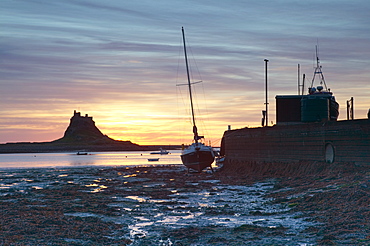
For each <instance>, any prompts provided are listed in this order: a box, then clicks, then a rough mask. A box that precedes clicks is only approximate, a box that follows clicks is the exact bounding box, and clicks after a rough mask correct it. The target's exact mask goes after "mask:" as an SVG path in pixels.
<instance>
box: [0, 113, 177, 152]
mask: <svg viewBox="0 0 370 246" xmlns="http://www.w3.org/2000/svg"><path fill="white" fill-rule="evenodd" d="M159 147H164V148H167V149H175V148H179V147H180V146H162V145H151V146H141V145H138V144H135V143H132V142H131V141H119V140H114V139H112V138H110V137H108V136H107V135H104V134H103V133H102V132H101V131H100V130H99V129H98V128H97V127H96V125H95V122H94V121H93V118H92V117H91V116H88V115H87V114H86V115H85V116H81V113H80V112H76V110H75V111H74V114H73V116H72V118H71V120H70V123H69V126H68V127H67V129H66V131H65V132H64V136H63V137H62V138H60V139H57V140H54V141H51V142H36V143H28V142H22V143H6V144H0V153H37V152H38V153H40V152H67V151H89V152H92V151H140V150H142V151H145V150H156V149H158V148H159Z"/></svg>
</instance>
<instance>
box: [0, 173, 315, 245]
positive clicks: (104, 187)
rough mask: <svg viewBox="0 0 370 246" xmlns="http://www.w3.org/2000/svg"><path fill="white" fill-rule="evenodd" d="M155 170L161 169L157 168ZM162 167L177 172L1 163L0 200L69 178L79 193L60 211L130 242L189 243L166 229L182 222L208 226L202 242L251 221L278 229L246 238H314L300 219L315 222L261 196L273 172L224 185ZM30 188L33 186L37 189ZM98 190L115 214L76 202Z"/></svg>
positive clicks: (64, 184) (63, 185) (306, 241)
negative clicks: (107, 226)
mask: <svg viewBox="0 0 370 246" xmlns="http://www.w3.org/2000/svg"><path fill="white" fill-rule="evenodd" d="M160 172H163V173H165V171H163V170H160ZM167 172H169V175H171V172H172V174H173V176H176V178H171V179H165V178H158V177H156V179H152V178H150V176H149V175H148V176H145V178H143V177H141V176H139V175H138V173H137V172H136V173H134V174H133V173H130V172H125V171H122V170H121V171H120V172H119V173H117V172H114V171H110V172H106V173H101V172H100V173H99V169H98V168H70V169H63V170H61V169H47V168H45V169H20V170H6V171H4V170H3V171H2V172H0V175H1V176H0V197H3V198H2V199H3V202H6V199H5V196H6V195H7V194H15V193H20V192H25V191H26V192H27V193H28V195H29V197H30V198H35V199H36V200H37V198H38V197H39V196H41V195H42V192H46V191H47V190H48V189H57V190H63V189H68V186H71V185H73V186H78V187H79V188H78V193H77V194H76V195H78V198H77V197H70V198H68V197H66V198H65V199H70V200H69V201H63V202H68V203H72V204H74V205H73V206H72V207H71V208H69V209H68V212H65V213H64V216H69V217H72V218H88V217H94V218H97V219H99V220H102V221H104V222H112V223H114V224H117V225H122V227H121V228H122V230H121V231H116V232H111V233H113V234H117V235H119V236H117V237H126V238H127V239H130V240H131V241H132V244H130V245H133V246H134V245H176V244H175V243H176V242H179V243H180V242H181V243H182V242H185V244H184V245H190V244H186V242H188V241H186V240H190V239H185V236H184V237H182V236H177V237H178V238H180V239H173V238H174V237H171V235H174V234H173V232H177V234H175V236H176V235H178V234H179V232H178V231H177V230H184V231H186V230H188V229H187V228H192V229H191V230H195V229H194V228H200V229H199V230H201V228H208V229H207V230H210V231H212V230H213V231H212V233H214V234H217V235H213V237H212V238H210V237H208V238H207V236H206V233H205V236H204V237H206V238H207V240H208V241H209V242H212V240H216V239H217V238H219V239H217V240H219V242H220V243H219V244H217V245H228V244H227V243H225V244H222V240H221V239H222V238H228V237H230V235H226V234H223V233H225V232H224V231H228V232H229V233H238V230H239V231H240V230H241V231H242V230H245V231H246V232H245V233H244V234H245V235H249V234H251V233H252V232H251V230H252V229H253V230H259V229H260V228H266V230H272V229H276V228H284V232H283V234H281V233H280V234H279V233H277V234H276V236H274V235H273V234H272V233H271V235H269V237H270V238H269V239H263V238H259V239H258V238H254V239H253V240H254V241H253V242H254V243H257V244H262V245H263V244H265V245H268V244H270V243H273V242H275V241H276V242H285V243H284V244H286V245H289V244H290V243H292V242H294V243H295V244H291V245H297V244H301V245H311V244H312V242H313V241H314V238H313V237H312V236H307V235H303V234H304V233H303V234H302V231H304V230H305V229H306V228H307V227H310V226H313V225H314V224H313V223H312V222H308V221H306V220H305V219H304V218H301V216H300V215H299V214H294V213H290V212H289V208H288V207H287V206H285V205H282V204H274V203H273V202H272V201H273V200H272V199H271V198H266V194H268V193H269V192H271V191H272V189H273V186H274V182H275V181H274V180H267V181H264V182H259V183H255V184H253V185H250V186H245V185H227V184H223V183H222V182H220V180H217V179H212V176H211V175H208V176H204V177H207V179H204V177H203V176H199V180H197V181H196V182H191V181H189V182H187V181H186V182H184V185H183V186H179V185H178V184H177V183H176V179H181V177H179V176H181V175H186V174H185V173H184V169H183V168H179V167H177V168H176V169H174V170H170V169H169V170H167ZM114 175H115V176H114ZM209 176H211V178H209ZM202 179H204V180H202ZM32 192H37V196H36V195H33V194H32ZM162 193H165V194H162ZM98 194H99V195H100V196H104V195H105V196H106V204H105V205H106V207H108V208H112V209H114V210H115V213H114V214H107V213H106V211H104V207H103V206H101V208H100V207H98V206H97V207H96V208H93V209H94V210H92V209H90V210H91V211H89V210H88V209H85V210H83V209H82V208H83V207H86V206H87V205H86V204H83V202H84V199H86V200H87V199H88V198H91V197H93V196H94V195H98ZM84 196H86V197H85V198H84ZM43 199H46V198H43ZM9 202H15V201H14V200H11V201H10V200H9ZM40 202H41V200H40ZM47 204H48V203H47V201H45V200H43V201H42V205H43V206H46V205H47ZM35 205H37V204H35ZM74 210H75V211H74ZM248 226H250V227H248ZM209 228H211V229H209ZM238 228H241V229H238ZM251 228H252V229H251ZM189 230H190V229H189ZM171 233H172V234H171ZM248 233H249V234H248ZM107 234H108V233H107ZM233 235H234V234H233ZM245 235H244V236H245ZM234 236H235V235H234ZM107 237H108V235H107ZM190 238H191V237H190ZM215 238H216V239H215ZM68 240H72V239H68ZM76 240H77V239H76ZM176 240H177V241H176ZM194 240H195V239H194ZM197 240H198V241H202V240H203V239H202V238H200V239H197ZM266 240H267V241H266ZM274 240H275V241H274ZM195 241H196V240H195ZM191 245H207V244H206V243H204V244H199V243H198V244H197V243H193V244H191ZM212 245H215V244H212ZM235 245H237V244H235ZM278 245H279V244H278Z"/></svg>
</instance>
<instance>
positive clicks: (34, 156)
mask: <svg viewBox="0 0 370 246" xmlns="http://www.w3.org/2000/svg"><path fill="white" fill-rule="evenodd" d="M150 152H152V151H119V152H118V151H117V152H89V153H87V155H77V153H76V152H65V153H19V154H18V153H17V154H0V168H35V167H68V166H69V167H82V166H141V165H169V164H181V158H180V153H181V151H180V150H171V151H169V152H170V153H169V154H168V155H158V154H157V155H152V154H150ZM152 158H159V160H158V161H149V160H148V159H152Z"/></svg>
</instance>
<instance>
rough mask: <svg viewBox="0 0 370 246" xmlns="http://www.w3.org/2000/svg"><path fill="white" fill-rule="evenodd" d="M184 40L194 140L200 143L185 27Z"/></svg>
mask: <svg viewBox="0 0 370 246" xmlns="http://www.w3.org/2000/svg"><path fill="white" fill-rule="evenodd" d="M182 40H183V43H184V53H185V64H186V74H187V76H188V88H189V95H190V107H191V116H192V120H193V133H194V140H195V142H198V132H197V129H196V125H195V116H194V106H193V94H192V92H191V82H190V74H189V65H188V55H187V53H186V44H185V32H184V27H182Z"/></svg>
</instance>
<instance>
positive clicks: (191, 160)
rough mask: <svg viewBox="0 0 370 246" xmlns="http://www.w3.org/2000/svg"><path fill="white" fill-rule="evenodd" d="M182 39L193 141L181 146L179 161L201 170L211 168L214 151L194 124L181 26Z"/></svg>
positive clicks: (190, 84)
mask: <svg viewBox="0 0 370 246" xmlns="http://www.w3.org/2000/svg"><path fill="white" fill-rule="evenodd" d="M182 39H183V43H184V55H185V64H186V73H187V80H188V82H187V84H186V85H187V86H188V89H189V99H190V108H191V116H192V124H193V134H194V138H193V143H192V144H191V145H190V146H188V147H185V146H183V148H182V153H181V161H182V163H183V164H184V165H185V166H186V167H187V168H188V171H189V170H190V169H192V170H195V171H197V172H201V171H202V170H204V169H206V168H207V167H209V168H211V169H212V166H211V165H212V163H213V161H214V159H215V155H214V152H213V149H212V147H211V146H207V145H205V144H204V143H202V142H201V140H202V139H204V136H200V135H199V134H198V128H197V126H196V121H195V115H194V107H193V95H192V90H191V86H192V84H194V83H192V82H191V81H190V74H189V65H188V57H187V52H186V42H185V32H184V28H182Z"/></svg>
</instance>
